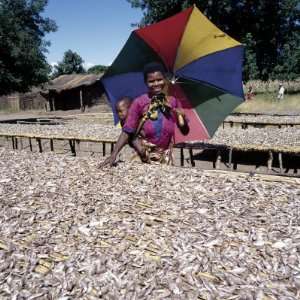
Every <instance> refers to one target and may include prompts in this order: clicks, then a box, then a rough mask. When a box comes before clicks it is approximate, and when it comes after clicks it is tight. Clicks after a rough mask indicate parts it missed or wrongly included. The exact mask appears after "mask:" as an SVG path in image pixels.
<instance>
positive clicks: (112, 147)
mask: <svg viewBox="0 0 300 300" xmlns="http://www.w3.org/2000/svg"><path fill="white" fill-rule="evenodd" d="M114 146H115V145H114V143H113V142H112V143H110V154H112V153H113V151H114Z"/></svg>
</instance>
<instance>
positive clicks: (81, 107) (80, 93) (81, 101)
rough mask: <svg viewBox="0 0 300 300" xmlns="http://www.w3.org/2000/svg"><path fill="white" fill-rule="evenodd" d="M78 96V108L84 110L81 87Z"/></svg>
mask: <svg viewBox="0 0 300 300" xmlns="http://www.w3.org/2000/svg"><path fill="white" fill-rule="evenodd" d="M79 98H80V110H81V112H84V111H85V105H84V101H83V95H82V88H80V90H79Z"/></svg>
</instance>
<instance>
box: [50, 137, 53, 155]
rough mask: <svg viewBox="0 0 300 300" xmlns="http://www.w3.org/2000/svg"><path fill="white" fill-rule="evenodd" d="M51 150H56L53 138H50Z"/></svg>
mask: <svg viewBox="0 0 300 300" xmlns="http://www.w3.org/2000/svg"><path fill="white" fill-rule="evenodd" d="M50 151H52V152H53V151H54V144H53V139H50Z"/></svg>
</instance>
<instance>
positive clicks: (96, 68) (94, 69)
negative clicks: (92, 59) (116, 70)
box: [87, 65, 108, 74]
mask: <svg viewBox="0 0 300 300" xmlns="http://www.w3.org/2000/svg"><path fill="white" fill-rule="evenodd" d="M107 69H108V67H107V66H103V65H96V66H93V67H91V68H89V69H88V70H87V73H89V74H101V73H104V72H105V71H106V70H107Z"/></svg>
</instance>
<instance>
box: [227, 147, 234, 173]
mask: <svg viewBox="0 0 300 300" xmlns="http://www.w3.org/2000/svg"><path fill="white" fill-rule="evenodd" d="M232 151H233V150H232V148H230V149H229V158H228V166H229V168H230V169H232Z"/></svg>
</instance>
